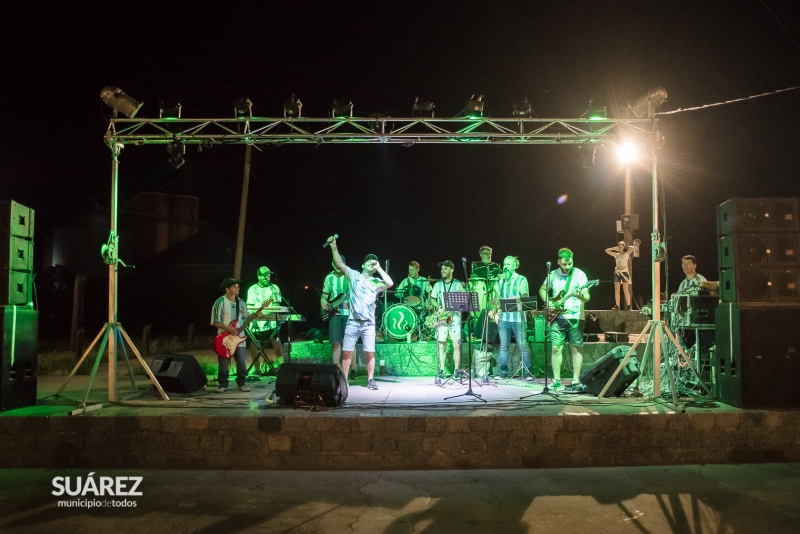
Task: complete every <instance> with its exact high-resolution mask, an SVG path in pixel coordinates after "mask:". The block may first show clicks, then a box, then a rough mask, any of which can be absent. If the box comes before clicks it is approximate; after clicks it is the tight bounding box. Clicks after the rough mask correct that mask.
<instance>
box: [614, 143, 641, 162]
mask: <svg viewBox="0 0 800 534" xmlns="http://www.w3.org/2000/svg"><path fill="white" fill-rule="evenodd" d="M638 156H639V151H638V150H637V148H636V145H634V144H633V143H631V142H630V141H625V142H624V143H622V144H621V145H619V146H618V147H617V157H619V160H620V161H621V162H622V163H631V162H632V161H634V160H636V158H637V157H638Z"/></svg>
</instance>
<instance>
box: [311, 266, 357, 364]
mask: <svg viewBox="0 0 800 534" xmlns="http://www.w3.org/2000/svg"><path fill="white" fill-rule="evenodd" d="M344 261H345V259H344V256H342V263H344ZM331 265H332V266H333V271H331V272H330V273H328V276H326V277H325V281H324V282H323V284H322V296H321V297H320V299H319V305H320V307H321V308H322V318H323V320H327V321H330V322H329V323H328V339H329V340H330V343H331V347H332V348H333V352H332V354H331V357H332V360H333V363H335V364H336V365H339V366H341V359H342V342H344V329H345V327H346V326H347V320H348V319H349V318H350V281H349V280H348V279H347V277H346V276H345V273H344V271H341V270H339V269H338V268H337V267H336V264H335V263H334V262H331ZM350 375H356V376H358V372H357V371H356V369H355V366H354V368H353V369H351V370H350Z"/></svg>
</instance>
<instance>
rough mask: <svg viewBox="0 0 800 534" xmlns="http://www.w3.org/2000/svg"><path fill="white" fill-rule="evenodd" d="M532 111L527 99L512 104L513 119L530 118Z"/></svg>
mask: <svg viewBox="0 0 800 534" xmlns="http://www.w3.org/2000/svg"><path fill="white" fill-rule="evenodd" d="M532 110H533V108H532V107H531V103H530V102H528V98H527V97H523V98H522V100H517V101H516V102H514V116H515V117H530V116H531V111H532Z"/></svg>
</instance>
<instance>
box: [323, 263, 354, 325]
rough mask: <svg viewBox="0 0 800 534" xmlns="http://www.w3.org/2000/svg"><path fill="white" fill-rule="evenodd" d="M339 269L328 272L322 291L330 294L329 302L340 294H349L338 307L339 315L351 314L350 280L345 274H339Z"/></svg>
mask: <svg viewBox="0 0 800 534" xmlns="http://www.w3.org/2000/svg"><path fill="white" fill-rule="evenodd" d="M336 272H337V271H333V272H330V273H328V276H326V277H325V282H324V283H323V284H322V292H323V293H324V294H326V295H328V302H330V301H331V300H336V298H337V297H338V296H339V295H342V294H347V298H345V299H344V300H343V301H342V302H341V304H339V306H338V307H337V310H338V311H339V315H349V314H350V280H348V279H347V277H346V276H345V275H341V276H337V275H336Z"/></svg>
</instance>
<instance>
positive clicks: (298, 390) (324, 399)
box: [275, 363, 348, 407]
mask: <svg viewBox="0 0 800 534" xmlns="http://www.w3.org/2000/svg"><path fill="white" fill-rule="evenodd" d="M347 393H348V389H347V380H345V377H344V374H343V373H342V370H341V369H340V368H339V366H338V365H336V364H335V363H284V364H283V365H281V366H280V368H279V369H278V378H277V379H276V380H275V395H276V397H277V402H278V404H282V405H284V406H328V407H334V406H339V405H340V404H342V403H343V402H344V401H345V400H347Z"/></svg>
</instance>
